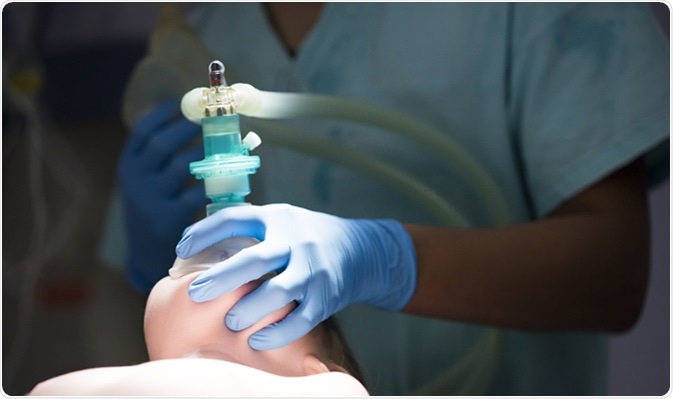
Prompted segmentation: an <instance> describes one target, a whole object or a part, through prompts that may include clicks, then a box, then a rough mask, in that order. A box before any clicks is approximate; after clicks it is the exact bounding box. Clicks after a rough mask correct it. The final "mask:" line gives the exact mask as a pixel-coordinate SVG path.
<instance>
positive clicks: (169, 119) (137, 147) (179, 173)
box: [117, 99, 207, 292]
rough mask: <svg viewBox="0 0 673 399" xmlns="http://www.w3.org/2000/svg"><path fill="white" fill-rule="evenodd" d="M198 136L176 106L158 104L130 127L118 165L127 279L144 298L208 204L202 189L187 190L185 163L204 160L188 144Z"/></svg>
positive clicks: (189, 187) (198, 150) (174, 102)
mask: <svg viewBox="0 0 673 399" xmlns="http://www.w3.org/2000/svg"><path fill="white" fill-rule="evenodd" d="M200 135H201V127H200V126H198V125H196V124H194V123H191V122H189V121H188V120H186V119H185V118H184V117H182V115H181V114H180V103H179V100H177V99H176V100H171V101H168V102H165V103H162V104H160V105H159V106H157V107H156V108H155V109H154V110H153V111H152V112H150V113H149V114H148V115H147V116H145V117H144V118H142V119H140V120H139V121H138V123H136V125H135V126H134V127H133V129H132V131H131V133H130V136H129V138H128V140H127V143H126V147H125V148H124V151H123V152H122V155H121V158H120V160H119V163H118V165H117V176H118V179H119V182H120V186H121V191H122V198H123V207H124V217H125V226H126V234H127V240H128V247H129V254H128V256H129V257H128V260H127V267H128V273H129V277H130V279H131V282H132V283H133V284H134V286H136V288H138V289H140V290H142V291H144V292H149V291H150V289H151V288H152V286H153V285H154V283H156V282H157V281H158V280H159V279H161V278H162V277H164V276H166V274H167V271H168V269H169V268H170V267H171V265H172V264H173V261H174V260H175V257H174V256H173V253H174V248H175V244H176V243H177V242H178V241H179V240H180V235H181V233H182V231H183V230H184V229H185V227H187V226H188V225H189V224H191V223H193V222H194V220H196V215H197V212H198V211H199V210H203V207H204V206H205V204H206V202H207V200H206V198H205V193H204V188H203V184H190V180H192V179H193V176H192V175H191V174H190V173H189V163H190V162H192V161H196V160H200V159H203V146H202V145H197V146H196V147H194V146H192V147H189V144H190V142H191V141H192V140H193V139H194V138H195V137H198V136H200Z"/></svg>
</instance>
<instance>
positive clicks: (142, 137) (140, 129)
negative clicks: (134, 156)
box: [126, 98, 180, 152]
mask: <svg viewBox="0 0 673 399" xmlns="http://www.w3.org/2000/svg"><path fill="white" fill-rule="evenodd" d="M179 109H180V99H177V98H174V99H170V100H167V101H164V102H162V103H160V104H159V105H157V106H156V107H155V108H153V109H152V111H150V112H149V113H148V114H147V115H145V116H143V117H142V118H140V119H139V120H138V122H137V123H136V124H135V125H134V126H133V128H132V129H131V134H130V137H129V142H128V145H127V146H126V148H127V150H129V151H132V152H136V151H139V150H140V148H141V147H143V145H144V144H145V142H146V141H147V139H148V137H149V136H151V135H152V133H153V132H154V131H155V130H157V129H159V128H161V127H163V126H165V125H167V124H168V123H169V122H170V121H171V119H172V118H173V117H175V116H177V115H178V110H179Z"/></svg>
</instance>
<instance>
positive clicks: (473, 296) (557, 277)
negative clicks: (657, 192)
mask: <svg viewBox="0 0 673 399" xmlns="http://www.w3.org/2000/svg"><path fill="white" fill-rule="evenodd" d="M640 173H641V171H640V169H639V166H638V165H635V166H630V167H628V168H625V169H623V170H622V171H620V172H618V173H615V174H614V175H612V176H611V177H609V178H607V179H605V180H604V181H602V182H601V183H599V184H598V185H596V186H594V187H593V188H592V189H589V190H587V191H586V192H585V193H582V194H580V195H579V196H577V197H576V198H575V199H573V200H571V201H569V202H568V203H566V204H565V205H564V206H562V207H561V208H560V209H559V210H557V211H556V212H555V213H554V214H553V215H551V216H550V217H549V218H547V219H543V220H540V221H537V222H533V223H530V224H524V225H519V226H511V227H505V228H497V229H467V230H460V229H446V228H434V227H427V226H425V227H424V226H416V225H406V226H405V227H406V228H407V230H408V232H409V233H410V235H411V237H412V239H413V241H414V245H415V248H416V256H417V265H418V284H417V289H416V293H415V295H414V297H413V298H412V299H411V301H410V302H409V303H408V304H407V306H406V307H405V309H404V311H405V312H407V313H412V314H419V315H426V316H433V317H440V318H444V319H449V320H456V321H464V322H471V323H478V324H488V325H494V326H500V327H509V328H517V329H533V330H553V329H559V330H580V329H581V330H585V329H592V330H593V329H595V330H611V331H621V330H624V329H626V328H628V327H630V326H631V325H632V324H633V323H634V321H635V320H636V319H637V316H638V314H639V312H640V309H641V306H642V301H643V296H644V291H645V287H646V282H647V269H648V260H649V256H648V255H649V244H648V243H649V237H648V233H649V231H648V230H649V229H648V217H647V203H646V197H645V190H644V188H643V187H642V181H641V180H640V176H641V175H640ZM615 198H617V201H616V202H615V201H614V199H615Z"/></svg>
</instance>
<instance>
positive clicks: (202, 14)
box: [185, 3, 669, 395]
mask: <svg viewBox="0 0 673 399" xmlns="http://www.w3.org/2000/svg"><path fill="white" fill-rule="evenodd" d="M192 17H193V18H192V19H191V22H192V24H193V26H194V28H195V29H196V30H197V31H198V32H199V34H200V37H201V39H202V40H203V42H204V43H205V45H206V46H207V48H208V49H209V50H210V51H211V52H212V54H213V56H214V57H215V58H217V59H219V60H221V61H222V62H223V63H224V64H225V67H226V73H225V75H226V78H227V81H228V83H229V84H232V83H236V82H244V83H249V84H252V85H253V86H256V87H257V88H259V89H261V90H269V91H290V92H307V93H319V94H327V95H334V96H340V97H343V98H346V99H354V100H359V101H362V100H364V101H367V102H369V103H371V104H375V105H378V106H382V107H386V108H387V109H390V110H392V111H393V112H400V113H405V114H407V115H409V116H411V117H414V118H417V119H419V120H421V121H423V122H424V123H427V124H429V125H431V126H433V127H434V128H435V129H437V130H439V131H441V132H442V133H443V134H445V135H446V136H447V137H450V138H451V139H452V140H454V141H455V142H457V143H459V145H460V146H462V147H463V148H464V149H466V150H467V151H468V152H469V153H470V154H471V156H472V157H473V158H474V159H475V160H476V162H477V163H478V164H480V165H481V166H482V167H483V168H485V170H486V171H487V172H488V173H489V174H490V176H491V178H492V180H493V182H494V184H495V185H496V186H497V189H498V190H499V191H500V192H501V193H502V195H503V197H504V200H505V202H506V205H507V208H508V209H509V211H510V213H511V222H513V223H522V222H526V221H530V220H534V219H536V218H540V217H544V216H545V215H547V214H549V213H550V212H552V211H553V210H554V209H555V208H556V207H558V206H559V205H560V204H561V203H562V202H563V201H564V200H566V199H568V198H570V197H572V196H573V195H575V194H577V193H578V192H580V191H582V190H583V189H585V188H587V187H588V186H590V185H592V184H593V183H596V182H597V181H599V180H600V179H601V178H603V177H605V176H606V175H608V174H609V173H611V172H613V171H615V170H616V169H617V168H619V167H621V166H624V165H625V164H627V163H629V162H630V161H633V160H634V159H636V158H638V157H640V156H646V161H647V166H648V173H649V176H650V177H651V178H652V183H653V184H654V183H656V182H657V181H660V180H661V179H664V178H666V177H668V156H669V155H668V154H669V152H668V132H669V65H668V59H669V50H668V43H667V40H666V37H665V36H664V34H663V32H662V31H661V30H660V28H659V26H658V25H657V21H656V19H655V18H654V16H653V15H652V13H651V11H650V9H649V8H648V5H647V4H645V3H641V4H629V3H581V4H574V3H420V4H419V3H328V4H326V5H325V7H324V9H323V11H322V13H321V16H320V18H319V20H318V21H317V23H316V25H315V26H314V27H313V28H312V30H311V32H310V33H309V35H308V36H307V37H306V39H305V40H304V42H303V43H302V45H301V47H300V48H299V50H298V51H297V53H296V55H295V56H290V55H289V54H288V52H287V51H286V50H285V49H284V47H283V46H282V44H281V42H280V40H279V39H278V37H277V35H276V33H275V31H274V30H273V28H272V25H271V24H270V22H269V20H268V19H267V17H266V14H265V12H264V9H263V5H261V4H256V3H217V4H216V3H208V4H205V5H203V6H202V7H200V8H198V9H196V10H195V13H194V14H193V15H192ZM185 56H188V55H185ZM206 67H207V66H205V65H204V71H206ZM203 85H204V86H206V85H207V75H206V73H205V72H204V76H203ZM277 123H282V124H284V125H289V126H293V127H295V128H297V129H300V130H302V131H304V132H306V133H308V134H310V135H311V137H312V138H315V139H316V140H318V141H319V144H318V145H330V143H336V144H338V145H343V146H346V147H348V148H351V149H356V150H358V151H360V152H362V153H363V154H365V155H366V156H368V157H372V158H375V159H378V160H382V161H385V162H387V163H389V164H390V165H394V166H395V167H397V168H399V169H401V170H403V171H404V172H405V173H408V174H410V175H411V176H413V177H414V179H416V180H417V182H419V183H421V184H424V185H426V186H427V187H429V188H431V189H432V190H434V191H435V192H437V193H438V194H439V195H441V196H442V197H443V198H445V199H447V200H448V201H450V202H451V203H452V204H453V205H454V206H455V207H456V208H457V209H459V210H460V212H461V213H462V214H464V215H465V217H466V218H467V219H468V220H469V222H470V224H471V225H473V226H477V227H486V226H492V225H494V224H496V223H498V221H495V220H493V218H492V216H491V214H490V213H489V209H488V206H487V203H486V202H485V201H483V198H481V197H480V192H481V191H480V189H479V187H475V186H474V184H473V183H474V182H471V181H470V180H469V179H466V178H465V177H464V172H465V171H464V170H461V169H460V168H459V167H456V165H454V164H452V163H447V162H446V161H445V160H442V159H440V157H438V156H437V155H436V154H435V153H433V151H432V149H431V148H427V147H425V146H424V145H422V144H421V143H419V142H418V140H413V139H409V138H405V137H402V136H399V135H393V134H390V133H389V132H386V131H383V130H381V129H379V128H376V127H370V126H362V125H361V124H358V123H354V122H345V121H334V120H322V119H301V120H290V121H280V122H277ZM242 127H243V129H247V128H251V127H253V128H255V131H256V132H257V133H258V134H259V135H260V137H261V138H262V145H261V146H260V147H259V148H258V149H256V150H255V153H256V155H259V156H260V157H261V161H262V165H261V168H260V169H259V170H258V172H257V174H256V175H253V176H251V184H252V194H251V195H250V196H249V197H248V199H249V200H250V201H251V202H252V203H255V204H266V203H275V202H287V203H291V204H294V205H298V206H302V207H307V208H309V209H314V210H319V211H324V212H329V213H332V214H336V215H340V216H343V217H358V218H395V219H397V220H400V221H402V222H413V223H424V224H434V225H437V224H439V222H438V220H437V218H436V216H435V215H433V214H431V213H430V212H428V210H427V209H425V208H423V207H420V206H418V204H417V203H416V202H415V201H414V200H413V199H412V198H411V197H409V196H408V195H406V193H405V192H404V191H403V190H400V189H399V187H395V186H393V185H390V184H387V183H385V182H382V181H379V180H377V179H374V178H372V177H371V176H370V175H368V174H367V173H363V171H361V170H358V169H355V168H352V167H347V166H344V164H341V163H339V162H330V161H327V160H324V159H321V158H320V157H316V156H313V155H311V154H309V153H299V152H296V151H294V150H291V149H288V148H285V147H284V146H283V144H282V139H281V138H280V136H279V137H276V136H274V131H273V129H269V130H268V131H263V130H260V129H259V127H255V121H254V120H252V119H249V118H242ZM244 133H245V130H244ZM265 140H267V142H265ZM485 250H488V249H487V248H485ZM494 256H496V254H494ZM540 267H542V268H543V267H544V264H540ZM531 300H532V301H534V300H535V298H531ZM338 319H339V322H340V326H341V327H342V329H343V330H344V333H345V334H346V336H347V339H348V341H349V343H350V345H351V346H352V347H353V349H354V351H355V354H356V357H357V358H358V360H359V362H360V364H361V366H362V368H363V370H364V373H365V378H366V384H367V388H368V390H369V391H370V392H371V393H372V394H375V395H401V394H403V395H411V394H453V393H478V394H489V395H490V394H497V395H576V394H577V395H600V394H605V390H606V381H605V377H606V371H607V370H606V356H607V345H606V338H607V335H606V334H602V333H586V332H556V333H530V332H524V331H515V330H500V333H499V334H500V335H493V334H491V332H492V330H489V329H485V328H482V327H480V326H476V325H468V324H463V323H454V322H448V321H442V320H436V319H431V318H423V317H416V316H410V315H405V314H394V313H387V312H383V311H379V310H376V309H372V308H369V307H366V306H361V305H353V306H351V307H349V308H348V309H346V310H344V311H343V312H341V313H340V314H339V315H338ZM489 334H490V335H489ZM482 340H484V341H482ZM470 356H474V358H472V359H473V360H474V359H476V361H472V363H470V359H471V358H470ZM465 361H467V362H468V363H467V364H468V367H467V368H465V369H466V370H467V372H465V371H464V370H463V372H460V370H461V369H460V365H462V364H464V363H461V362H465ZM457 370H458V371H457ZM469 370H473V372H472V373H470V372H469ZM452 373H454V374H452ZM472 378H475V379H474V380H472Z"/></svg>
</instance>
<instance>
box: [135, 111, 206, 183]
mask: <svg viewBox="0 0 673 399" xmlns="http://www.w3.org/2000/svg"><path fill="white" fill-rule="evenodd" d="M200 134H201V128H200V127H199V126H198V125H196V124H194V123H192V122H190V121H188V120H187V119H184V118H183V119H180V120H178V121H176V122H174V123H172V124H170V125H168V126H166V127H164V128H163V129H160V130H156V131H155V132H154V134H153V135H152V136H151V137H148V138H147V142H146V143H145V145H143V146H141V148H140V149H139V151H137V153H136V154H137V156H139V157H140V159H141V162H142V165H141V166H142V167H143V168H144V169H145V170H152V171H156V170H161V169H163V168H164V167H165V166H166V165H167V164H169V163H170V162H171V159H172V158H173V157H174V156H175V155H176V153H177V152H178V150H180V149H181V148H182V147H183V146H185V145H186V144H188V143H189V141H190V140H192V139H193V138H194V137H199V135H200ZM201 151H203V149H202V148H201Z"/></svg>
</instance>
